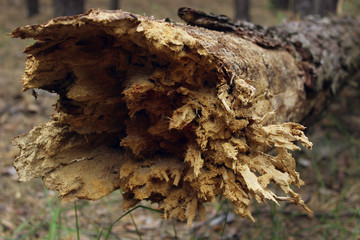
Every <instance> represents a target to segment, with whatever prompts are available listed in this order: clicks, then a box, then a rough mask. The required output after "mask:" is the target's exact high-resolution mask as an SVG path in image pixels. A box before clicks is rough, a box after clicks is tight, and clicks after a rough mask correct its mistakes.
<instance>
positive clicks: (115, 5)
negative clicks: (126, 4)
mask: <svg viewBox="0 0 360 240" xmlns="http://www.w3.org/2000/svg"><path fill="white" fill-rule="evenodd" d="M120 5H121V0H110V9H113V10H116V9H120Z"/></svg>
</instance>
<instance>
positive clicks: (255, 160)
mask: <svg viewBox="0 0 360 240" xmlns="http://www.w3.org/2000/svg"><path fill="white" fill-rule="evenodd" d="M12 35H13V36H14V37H20V38H34V39H35V40H36V43H34V44H33V45H31V46H29V47H28V48H27V49H26V50H25V52H26V53H27V54H29V56H28V61H27V63H26V70H25V74H24V76H23V79H22V81H23V87H24V90H27V89H34V88H39V89H44V90H47V91H50V92H55V93H57V94H58V101H57V103H56V105H55V108H56V111H57V113H56V114H55V115H53V116H52V120H51V121H50V122H47V123H44V124H42V125H40V126H36V127H35V128H34V129H33V130H31V131H30V132H29V133H28V134H25V135H22V136H19V137H17V138H15V139H14V140H13V143H14V145H16V146H18V147H19V148H20V150H21V151H20V155H19V156H18V157H17V158H16V160H15V162H14V165H15V167H16V169H17V171H18V174H19V176H20V180H22V181H28V180H30V179H32V178H37V177H41V178H42V179H43V180H44V182H45V184H46V186H47V187H48V188H49V189H52V190H57V191H59V196H60V197H61V198H62V199H63V200H65V201H70V200H75V199H99V198H101V197H104V196H105V195H107V194H109V193H111V192H112V191H114V190H116V189H121V190H122V191H123V192H124V203H123V207H124V208H126V209H128V208H131V207H134V206H135V205H136V204H137V203H138V202H140V201H141V200H150V201H151V202H153V203H157V204H158V207H159V208H160V209H161V210H163V211H164V217H165V218H172V217H173V218H178V219H181V220H187V221H188V223H191V222H192V221H193V219H194V218H195V216H196V213H200V214H203V213H204V205H203V204H204V203H206V202H213V201H214V200H215V198H216V197H217V196H225V197H226V198H227V199H229V201H231V202H232V204H233V205H234V209H235V211H236V213H237V214H239V215H241V216H248V217H250V218H251V219H253V218H252V216H251V212H250V210H249V206H250V204H251V201H252V199H256V200H257V201H258V202H263V201H264V200H271V201H274V202H276V203H277V202H278V201H280V200H287V201H289V202H291V203H294V204H299V205H302V206H303V207H304V208H305V209H307V207H306V205H305V204H304V202H303V200H302V199H301V196H300V195H299V194H297V193H296V192H294V191H293V190H292V189H291V185H295V186H298V187H299V186H301V185H303V184H304V183H303V181H302V180H301V179H300V177H299V174H298V173H297V172H296V170H295V160H294V159H293V157H292V156H291V154H290V153H289V152H288V151H289V150H291V151H292V150H296V149H298V146H296V145H295V144H294V143H295V142H300V143H301V144H303V145H304V146H305V147H307V148H311V146H312V144H311V143H310V142H309V141H308V139H307V138H306V137H305V135H304V134H303V130H304V127H303V126H302V125H300V124H297V123H294V122H289V121H299V120H300V119H301V118H302V117H303V115H304V113H303V109H304V107H303V104H304V99H305V91H304V82H303V79H302V78H301V71H300V70H299V68H298V66H297V62H296V60H295V59H294V58H293V57H292V56H291V55H290V54H289V53H288V52H287V51H284V50H267V49H264V48H261V47H259V46H257V45H256V44H254V43H252V42H250V41H248V40H244V39H242V38H239V37H237V36H234V35H233V34H231V33H229V34H224V33H221V32H216V31H210V30H206V29H202V28H197V27H192V26H187V25H184V24H174V23H168V22H165V21H156V20H153V19H151V18H145V17H142V16H138V15H136V16H135V15H133V14H129V13H127V12H123V11H120V10H119V11H103V10H91V11H89V12H87V13H86V14H84V15H78V16H74V17H62V18H56V19H53V20H51V21H49V22H48V23H46V24H43V25H36V26H25V27H21V28H18V29H16V30H15V31H14V32H13V33H12ZM271 148H276V149H277V153H276V154H272V155H269V154H268V150H269V149H271ZM270 183H274V184H275V185H278V186H279V187H280V188H279V189H281V190H282V191H283V194H281V196H278V195H276V194H275V193H274V188H273V187H272V188H270V186H269V184H270ZM309 211H310V210H309Z"/></svg>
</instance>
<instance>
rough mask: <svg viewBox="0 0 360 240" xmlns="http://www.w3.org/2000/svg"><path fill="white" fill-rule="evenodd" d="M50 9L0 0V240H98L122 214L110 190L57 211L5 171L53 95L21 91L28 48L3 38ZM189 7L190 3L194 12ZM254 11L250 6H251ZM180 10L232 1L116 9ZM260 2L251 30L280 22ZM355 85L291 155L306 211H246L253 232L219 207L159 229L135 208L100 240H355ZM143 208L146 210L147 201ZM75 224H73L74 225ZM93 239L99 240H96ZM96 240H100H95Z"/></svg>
mask: <svg viewBox="0 0 360 240" xmlns="http://www.w3.org/2000/svg"><path fill="white" fill-rule="evenodd" d="M49 2H51V1H41V0H40V4H41V9H40V11H41V15H39V16H37V17H34V18H31V19H28V18H26V17H25V13H24V12H25V10H24V8H23V6H22V1H20V0H0V240H7V239H16V240H17V239H69V240H70V239H78V237H77V230H79V235H80V239H83V240H86V239H105V235H106V232H107V231H108V229H109V227H110V226H111V224H112V223H113V222H114V221H115V220H116V219H117V218H119V217H121V216H122V215H124V214H125V212H124V211H123V210H122V209H121V203H122V200H121V199H122V197H121V193H120V191H116V192H114V193H112V194H110V195H109V196H107V197H105V198H103V199H101V200H98V201H92V202H90V201H77V202H76V210H75V205H74V203H68V204H61V203H60V201H59V200H58V198H57V193H56V192H52V191H48V190H47V189H46V188H45V186H44V185H43V183H42V181H41V180H39V179H38V180H33V181H31V182H25V183H24V182H19V181H18V180H17V174H16V171H15V169H14V168H13V166H12V162H13V160H14V158H15V156H16V155H17V154H18V150H17V149H15V148H13V147H12V145H11V139H12V138H14V137H15V136H17V135H20V134H23V133H26V132H28V131H29V130H30V129H32V128H33V127H34V126H35V125H37V124H40V123H43V122H45V121H48V120H49V118H50V116H51V114H52V113H53V109H52V106H51V105H52V104H53V103H55V101H56V96H54V95H52V94H49V93H47V92H43V91H40V92H39V93H38V95H39V96H38V98H37V99H35V98H34V97H33V96H32V93H31V91H27V92H22V91H21V88H22V87H21V81H20V78H21V75H22V73H23V71H24V67H25V61H26V56H25V55H24V54H23V53H22V50H23V49H24V48H25V47H26V46H27V45H29V44H31V43H32V41H31V40H19V39H11V38H10V37H9V36H8V35H6V33H9V32H11V31H12V30H13V29H15V28H16V27H18V26H22V25H26V24H37V23H41V22H44V21H46V20H48V19H50V18H51V14H52V12H51V5H50V3H49ZM107 2H108V1H100V0H88V1H87V6H86V8H92V7H101V8H106V3H107ZM194 2H195V3H194ZM254 2H255V1H254ZM181 6H190V7H194V8H197V9H202V10H204V11H208V12H214V13H217V14H221V13H223V14H227V15H230V16H232V15H233V12H232V10H233V8H232V1H231V0H225V1H215V0H206V1H205V0H198V1H190V0H181V1H166V0H158V1H140V0H133V1H126V0H123V1H122V7H123V9H124V10H127V11H132V12H135V13H140V14H142V13H143V12H146V13H147V15H154V16H155V18H165V17H170V18H172V19H174V20H176V21H178V19H177V18H176V9H177V8H178V7H181ZM271 9H272V8H271V5H269V4H267V3H266V1H265V0H262V1H256V3H254V4H253V6H252V9H251V15H252V17H253V21H254V22H256V23H260V24H265V25H271V24H276V23H278V22H279V21H281V19H283V18H285V17H289V16H290V15H289V13H287V12H280V11H275V10H271ZM344 10H345V12H346V11H347V12H348V13H352V14H356V15H358V16H359V15H360V14H359V11H360V4H359V3H357V1H355V0H354V1H345V5H344ZM359 106H360V76H357V78H354V79H352V80H351V81H350V84H349V85H348V86H346V87H345V88H344V89H343V90H342V91H341V92H339V95H338V96H337V97H336V98H335V100H334V102H333V103H332V104H331V105H330V107H329V109H328V110H327V111H326V112H324V114H323V116H322V117H321V119H319V121H317V122H316V124H313V125H311V126H309V128H308V131H307V135H308V137H309V138H310V140H311V141H312V142H313V143H314V149H313V150H312V151H303V152H301V153H297V154H296V160H297V169H298V171H299V172H300V173H301V176H302V179H303V180H304V181H305V183H306V185H305V186H304V187H302V188H301V189H299V190H298V191H299V192H300V193H301V194H302V196H303V198H304V200H305V201H306V203H307V205H308V206H309V207H310V208H311V209H312V210H313V211H314V214H313V215H308V214H306V213H305V212H304V210H303V209H302V208H300V207H297V206H292V205H289V204H282V205H281V206H276V205H274V204H269V205H266V204H256V203H254V204H253V210H252V213H253V216H254V218H255V220H256V222H255V223H253V222H252V221H251V220H250V219H243V218H241V217H239V216H236V215H234V214H233V211H232V207H231V204H229V203H228V202H227V201H225V200H221V199H219V200H218V201H217V202H216V203H214V204H208V205H207V208H206V209H207V220H206V221H200V219H199V220H198V221H196V222H195V223H193V225H192V226H191V227H188V226H187V225H186V223H182V222H178V221H176V220H163V219H162V218H161V217H160V214H159V213H156V212H153V211H151V210H149V209H145V208H138V209H135V210H134V211H133V212H132V213H131V214H127V215H126V216H124V218H122V219H121V220H120V221H118V222H116V223H115V224H114V225H113V228H112V230H111V232H110V235H109V238H108V239H288V240H292V239H353V240H358V239H360V174H359V173H360V108H359ZM142 205H143V206H147V207H152V208H156V206H152V205H150V204H149V203H147V202H144V203H142ZM76 218H77V219H78V221H76ZM101 232H103V233H102V235H101ZM100 235H101V238H98V237H99V236H100Z"/></svg>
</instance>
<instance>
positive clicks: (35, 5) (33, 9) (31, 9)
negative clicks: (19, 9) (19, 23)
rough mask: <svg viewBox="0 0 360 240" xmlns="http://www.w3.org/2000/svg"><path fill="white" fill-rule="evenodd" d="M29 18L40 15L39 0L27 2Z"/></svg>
mask: <svg viewBox="0 0 360 240" xmlns="http://www.w3.org/2000/svg"><path fill="white" fill-rule="evenodd" d="M26 9H27V14H26V15H27V16H28V17H33V16H35V15H37V14H39V2H38V0H26Z"/></svg>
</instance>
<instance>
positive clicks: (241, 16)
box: [234, 0, 250, 21]
mask: <svg viewBox="0 0 360 240" xmlns="http://www.w3.org/2000/svg"><path fill="white" fill-rule="evenodd" d="M234 6H235V20H245V21H250V14H249V10H250V0H234Z"/></svg>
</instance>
